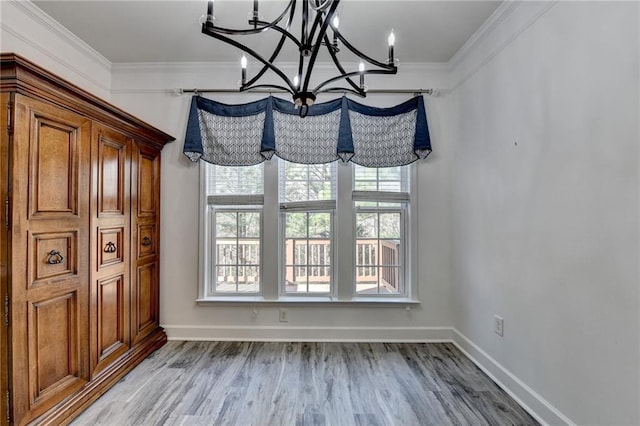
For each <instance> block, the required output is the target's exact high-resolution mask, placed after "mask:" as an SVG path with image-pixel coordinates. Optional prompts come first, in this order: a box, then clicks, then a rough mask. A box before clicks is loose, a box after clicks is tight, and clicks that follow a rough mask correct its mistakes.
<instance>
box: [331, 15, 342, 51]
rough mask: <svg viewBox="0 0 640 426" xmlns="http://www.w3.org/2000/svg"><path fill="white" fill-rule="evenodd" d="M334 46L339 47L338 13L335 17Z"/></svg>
mask: <svg viewBox="0 0 640 426" xmlns="http://www.w3.org/2000/svg"><path fill="white" fill-rule="evenodd" d="M332 23H333V28H334V31H333V46H334V47H337V46H338V31H336V30H337V29H338V27H339V26H340V18H338V15H336V16H334V17H333V21H332Z"/></svg>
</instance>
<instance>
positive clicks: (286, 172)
mask: <svg viewBox="0 0 640 426" xmlns="http://www.w3.org/2000/svg"><path fill="white" fill-rule="evenodd" d="M202 164H203V182H204V185H203V187H204V191H203V192H204V193H205V197H206V207H205V209H203V212H204V213H205V214H204V217H205V219H203V220H202V224H203V226H204V232H203V237H202V240H203V242H202V244H203V262H202V263H203V267H202V273H203V282H204V285H203V287H202V289H201V292H200V294H201V299H204V300H207V299H215V300H217V299H224V298H226V297H229V296H232V297H234V300H235V299H237V298H240V299H241V300H252V301H255V300H287V301H289V300H294V299H295V300H308V299H309V298H311V299H313V300H314V301H316V300H340V301H342V300H360V299H366V300H377V301H383V300H386V301H391V300H393V299H398V298H400V300H406V299H407V298H412V297H413V298H415V292H413V291H412V286H411V269H410V268H409V266H410V254H411V250H410V247H411V244H410V243H411V241H410V238H409V235H410V233H409V229H410V228H411V226H410V225H411V221H410V218H411V217H415V215H412V214H410V213H411V209H410V207H411V201H412V200H411V197H410V190H409V188H410V185H409V184H410V181H411V179H410V178H411V174H412V173H411V170H412V166H402V167H389V168H380V169H376V168H365V167H361V166H358V165H355V164H338V163H336V162H334V163H327V164H314V165H306V164H297V163H289V162H286V161H284V160H276V159H274V160H272V161H268V162H265V163H262V164H261V165H258V166H250V167H224V166H213V165H211V164H207V163H202ZM296 298H297V299H296ZM318 298H320V299H318Z"/></svg>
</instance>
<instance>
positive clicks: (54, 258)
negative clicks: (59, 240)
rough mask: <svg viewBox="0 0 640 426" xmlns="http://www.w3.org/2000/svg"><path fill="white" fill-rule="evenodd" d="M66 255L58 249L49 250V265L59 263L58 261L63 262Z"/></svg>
mask: <svg viewBox="0 0 640 426" xmlns="http://www.w3.org/2000/svg"><path fill="white" fill-rule="evenodd" d="M63 260H64V257H63V256H62V254H60V252H59V251H58V250H51V251H50V252H49V257H47V263H48V264H49V265H57V264H58V263H62V261H63Z"/></svg>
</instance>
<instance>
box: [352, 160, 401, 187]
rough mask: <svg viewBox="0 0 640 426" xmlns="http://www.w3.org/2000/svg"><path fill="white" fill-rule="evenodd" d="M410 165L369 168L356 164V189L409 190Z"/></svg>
mask: <svg viewBox="0 0 640 426" xmlns="http://www.w3.org/2000/svg"><path fill="white" fill-rule="evenodd" d="M408 167H409V166H398V167H381V168H379V169H378V168H368V167H362V166H358V165H357V164H355V165H354V174H353V176H354V189H355V190H356V191H382V192H408V191H409V169H408Z"/></svg>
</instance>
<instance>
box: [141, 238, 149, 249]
mask: <svg viewBox="0 0 640 426" xmlns="http://www.w3.org/2000/svg"><path fill="white" fill-rule="evenodd" d="M142 245H143V246H145V247H146V246H150V245H151V238H149V237H144V238H143V239H142Z"/></svg>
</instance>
